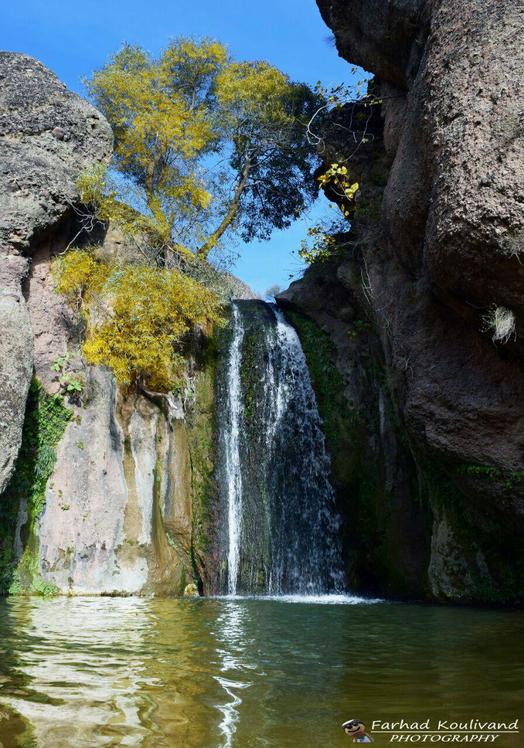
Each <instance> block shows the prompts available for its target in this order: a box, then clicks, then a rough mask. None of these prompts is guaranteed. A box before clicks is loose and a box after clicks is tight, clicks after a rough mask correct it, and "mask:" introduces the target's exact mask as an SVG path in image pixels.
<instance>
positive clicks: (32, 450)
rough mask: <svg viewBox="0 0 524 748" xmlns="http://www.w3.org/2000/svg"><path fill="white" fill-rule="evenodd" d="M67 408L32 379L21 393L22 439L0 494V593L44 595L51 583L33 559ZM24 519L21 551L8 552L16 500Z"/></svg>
mask: <svg viewBox="0 0 524 748" xmlns="http://www.w3.org/2000/svg"><path fill="white" fill-rule="evenodd" d="M70 418H71V411H70V410H69V409H68V408H66V406H65V405H64V401H63V398H62V397H61V396H60V395H48V394H47V393H46V392H45V391H44V389H43V388H42V386H41V385H40V384H39V383H38V382H37V381H36V380H33V382H32V383H31V387H30V390H29V395H28V399H27V406H26V415H25V420H24V428H23V433H22V445H21V448H20V452H19V455H18V459H17V462H16V466H15V471H14V473H13V476H12V478H11V481H10V483H9V485H8V487H7V489H6V491H5V493H4V495H3V496H2V497H1V499H0V593H1V594H36V595H50V594H55V593H56V592H57V588H56V587H55V586H54V585H51V584H49V583H47V582H45V581H44V580H43V579H42V577H41V575H40V572H39V564H38V534H37V530H38V520H39V518H40V515H41V514H42V511H43V509H44V505H45V491H46V485H47V482H48V480H49V478H50V476H51V474H52V472H53V468H54V466H55V462H56V447H57V445H58V443H59V442H60V439H61V438H62V436H63V433H64V431H65V428H66V426H67V423H68V421H69V419H70ZM24 504H25V506H26V512H27V521H26V522H25V524H24V525H23V526H22V528H21V531H20V535H21V537H20V539H21V541H22V546H23V552H22V555H21V557H20V558H15V556H14V541H15V531H16V524H17V517H18V513H19V508H20V506H21V505H22V506H23V505H24Z"/></svg>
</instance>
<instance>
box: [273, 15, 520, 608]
mask: <svg viewBox="0 0 524 748" xmlns="http://www.w3.org/2000/svg"><path fill="white" fill-rule="evenodd" d="M318 5H319V8H320V10H321V13H322V16H323V18H324V20H325V21H326V23H327V24H328V26H330V27H331V29H332V30H333V33H334V35H335V38H336V42H337V47H338V50H339V53H340V54H341V56H343V57H344V58H345V59H347V60H348V61H350V62H351V63H357V64H360V65H362V66H363V67H364V68H366V69H367V70H369V71H371V72H373V73H374V74H375V76H376V77H375V81H374V84H373V85H374V91H375V92H376V93H377V95H378V96H379V97H381V98H382V117H383V123H382V127H381V128H378V131H377V136H376V137H375V140H374V142H373V144H372V145H369V146H365V147H364V148H363V149H362V150H361V152H360V153H359V154H358V155H357V156H356V158H355V159H354V160H353V162H350V163H349V164H348V165H349V167H350V169H351V170H352V174H354V175H355V177H356V178H359V181H360V182H361V185H362V187H361V192H360V194H359V195H358V196H357V202H356V208H355V214H354V217H353V224H352V232H353V235H352V242H353V244H352V248H351V250H348V251H347V253H346V255H347V257H346V260H345V261H344V262H345V263H346V264H344V262H342V264H339V267H336V268H334V269H333V268H330V269H329V270H328V269H326V270H325V272H324V276H325V278H326V279H327V281H329V282H331V283H333V282H334V283H336V285H337V287H338V289H339V292H340V294H339V295H341V300H340V301H339V302H338V303H333V302H332V300H331V299H332V297H333V295H332V294H331V296H330V297H327V298H326V301H325V307H324V308H323V309H319V308H314V307H315V302H314V301H312V299H314V298H315V294H311V285H312V284H313V285H314V286H315V285H316V286H317V295H318V290H319V289H318V272H317V274H316V275H315V277H314V278H313V276H312V274H311V273H309V274H306V277H305V279H304V281H302V282H300V283H299V284H298V286H292V289H291V291H290V292H288V293H287V294H286V295H285V296H286V298H287V300H288V303H290V304H293V305H294V306H295V307H296V308H301V309H303V310H304V311H305V312H306V313H307V314H309V315H310V316H313V317H314V318H315V319H317V321H318V322H319V324H320V325H321V327H323V329H325V330H326V331H328V332H330V333H331V334H333V331H332V330H331V329H330V328H331V327H332V326H333V324H335V323H334V322H333V319H334V320H335V321H336V323H337V324H338V325H340V324H341V323H344V320H343V319H342V320H341V319H340V318H341V317H343V316H344V309H347V308H348V307H349V308H351V307H352V306H356V307H357V309H358V310H359V311H358V312H357V316H360V317H363V318H367V319H370V320H371V322H372V325H373V329H374V335H375V336H376V339H377V341H378V342H379V344H380V350H379V353H378V357H377V355H375V358H374V359H373V360H374V361H375V362H378V363H379V364H380V362H382V364H383V367H384V374H385V378H384V382H385V383H386V385H387V391H388V392H389V393H390V400H391V403H392V404H394V414H395V418H396V419H398V427H397V429H396V432H397V434H398V435H399V436H400V437H402V439H403V441H404V442H405V444H406V445H407V447H406V448H407V453H408V454H409V455H410V459H411V461H412V463H413V467H412V475H414V476H415V479H414V481H412V482H414V484H415V486H417V485H418V488H416V489H415V492H414V493H412V495H411V497H409V492H407V493H406V494H405V496H404V504H405V506H404V507H399V506H395V505H394V504H393V505H391V506H390V508H391V520H390V522H389V525H387V526H386V527H385V528H382V529H383V530H384V531H385V532H386V536H387V534H388V532H392V531H393V535H394V534H395V531H394V525H395V523H399V522H400V524H401V525H402V517H404V518H407V517H408V514H410V515H413V514H417V513H418V514H420V513H421V506H422V507H423V508H424V511H425V512H427V513H428V514H429V517H430V521H429V525H428V530H427V531H426V530H424V528H423V525H424V522H422V524H420V523H419V530H418V537H419V538H420V534H421V533H422V546H423V547H424V554H423V555H422V557H421V558H422V559H423V565H424V569H423V574H420V570H419V571H418V572H417V574H418V577H419V582H418V583H417V584H416V585H415V587H416V589H415V590H412V594H413V593H416V592H418V594H419V595H420V596H425V597H433V598H437V599H441V600H454V601H463V602H468V601H486V602H515V601H517V600H522V598H523V596H524V588H523V586H522V571H523V569H524V558H523V551H522V548H523V543H522V538H523V537H524V410H523V402H524V373H523V352H524V347H523V338H522V330H523V326H524V307H523V305H524V262H523V258H524V244H523V237H524V233H523V228H524V196H523V179H522V175H523V173H524V117H523V113H522V111H521V107H520V106H519V104H518V102H519V101H520V100H521V99H522V94H523V76H522V73H523V68H524V54H523V51H522V45H521V43H520V37H521V31H522V23H523V20H524V8H523V7H522V3H520V2H517V1H516V0H506V1H505V2H502V3H485V2H482V0H467V1H466V2H461V3H456V2H453V1H452V0H427V1H426V2H423V1H422V0H387V1H386V2H382V0H357V1H356V2H352V3H349V4H348V3H346V2H343V1H342V0H318ZM337 116H340V115H337ZM380 130H381V132H380ZM346 151H347V148H346ZM333 152H338V153H342V154H343V153H344V143H343V142H342V141H339V142H337V143H335V144H334V145H333ZM377 166H378V171H379V172H381V177H382V179H381V180H378V182H377V180H376V175H377ZM373 182H374V184H372V183H373ZM377 183H381V184H380V187H377ZM349 266H351V268H352V269H351V272H348V271H347V270H348V267H349ZM319 272H320V276H321V278H322V275H323V273H322V271H321V270H320V271H319ZM366 315H367V316H366ZM345 324H346V323H345ZM504 332H506V335H504ZM341 337H343V336H341V335H340V334H339V335H338V338H341ZM339 351H340V355H339V359H340V358H342V359H344V358H345V356H346V355H347V354H346V353H344V350H343V348H340V343H339ZM339 365H340V360H339ZM349 365H350V364H349V362H348V361H347V360H346V361H345V363H343V364H342V368H343V369H344V367H345V368H346V369H347V367H349ZM353 365H354V366H355V367H359V366H360V367H364V368H366V366H367V364H366V361H364V360H363V359H362V358H360V359H357V361H356V362H355V361H353ZM368 368H369V367H368ZM348 386H349V385H348ZM377 386H378V383H377ZM377 408H378V406H377ZM376 415H377V422H378V421H379V420H380V412H379V410H377V412H376ZM379 451H380V450H379ZM404 451H405V450H404ZM406 496H408V498H406ZM384 509H385V507H384ZM406 542H407V543H411V542H412V537H406V536H405V535H400V534H398V533H397V536H396V547H397V549H398V548H399V547H400V546H402V545H404V544H405V543H406ZM401 552H402V551H400V550H395V547H394V545H393V546H392V547H391V549H390V554H391V557H390V565H392V566H394V567H395V566H397V567H398V554H400V553H401ZM364 566H365V564H364ZM375 571H376V569H375V567H374V568H373V572H375ZM394 586H395V585H394ZM397 587H398V589H399V591H401V585H400V584H398V585H397ZM380 588H381V584H380V582H379V584H378V589H379V591H380ZM375 589H376V588H375ZM382 589H383V587H382ZM389 589H390V590H391V587H390V588H389Z"/></svg>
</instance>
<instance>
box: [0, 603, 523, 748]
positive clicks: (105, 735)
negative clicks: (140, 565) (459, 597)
mask: <svg viewBox="0 0 524 748" xmlns="http://www.w3.org/2000/svg"><path fill="white" fill-rule="evenodd" d="M351 603H357V604H351ZM523 629H524V617H523V615H522V614H521V613H519V612H498V611H487V610H465V609H464V610H462V609H457V608H441V607H436V606H435V607H433V606H426V607H425V606H417V605H401V604H388V603H376V604H361V603H360V604H358V601H355V600H354V599H352V598H341V597H339V598H337V599H336V600H334V601H329V599H327V600H326V599H325V598H321V599H320V600H319V601H317V602H314V603H313V602H309V603H306V602H303V601H301V599H300V598H297V597H290V598H288V599H286V600H282V601H279V600H271V599H239V600H231V599H185V600H178V599H175V600H154V599H151V600H150V599H135V598H126V599H118V598H70V599H68V598H64V599H62V598H58V599H57V598H55V599H48V600H46V599H36V598H29V599H15V598H12V599H7V600H1V601H0V650H1V651H0V657H1V659H0V685H1V704H0V743H1V744H2V745H3V746H4V748H11V746H39V747H40V746H42V748H49V747H50V746H53V748H77V747H78V748H81V747H83V746H90V747H95V746H118V745H122V746H124V745H125V746H147V747H151V748H153V747H154V748H157V747H161V746H176V747H177V748H178V747H182V748H193V746H194V747H197V746H198V748H215V746H216V747H217V748H218V747H224V748H225V747H229V746H231V747H232V748H233V747H234V746H242V747H244V746H257V747H258V746H261V747H262V746H278V747H280V746H281V747H282V748H285V747H287V746H289V748H291V747H293V748H295V747H296V746H305V747H306V748H329V747H331V746H335V747H336V746H349V745H352V743H351V741H350V739H349V738H347V737H346V736H345V735H344V734H343V732H342V730H341V729H340V723H341V722H342V721H343V720H344V719H348V718H350V717H359V718H361V719H364V720H368V721H371V719H379V718H380V719H384V720H386V719H390V720H393V719H399V718H401V717H404V718H407V719H409V720H416V719H418V720H422V719H427V718H428V717H430V718H432V719H434V720H437V719H439V718H440V719H472V718H482V719H485V718H486V717H488V718H489V719H496V720H503V719H507V720H510V719H515V718H516V717H520V716H522V703H523V684H524V663H523V658H522V641H523ZM376 744H378V745H386V744H388V743H387V742H386V739H385V738H381V737H379V736H376ZM520 744H521V743H520V742H519V738H518V736H517V737H516V736H503V737H501V738H500V739H499V740H497V745H500V746H503V747H504V746H508V748H509V747H511V748H513V747H514V746H517V745H520Z"/></svg>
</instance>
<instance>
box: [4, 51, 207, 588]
mask: <svg viewBox="0 0 524 748" xmlns="http://www.w3.org/2000/svg"><path fill="white" fill-rule="evenodd" d="M0 84H1V85H0V112H1V114H0V157H1V162H2V165H1V167H0V201H1V206H2V209H1V215H0V280H1V290H0V369H1V376H0V494H1V495H0V591H1V592H3V593H6V592H11V593H22V594H24V593H44V594H45V593H56V592H60V593H67V594H146V593H157V594H174V593H176V594H180V593H182V592H183V591H184V588H185V586H186V585H187V584H188V583H193V582H194V581H198V579H199V577H202V576H203V574H204V570H203V565H202V554H203V552H204V548H205V543H206V537H207V535H206V532H207V530H206V522H207V508H206V497H207V495H208V493H209V491H210V490H211V488H210V486H211V481H212V477H211V476H212V440H213V433H212V431H213V387H214V376H213V370H214V369H213V366H214V364H213V355H212V354H210V355H207V353H206V351H205V345H204V344H203V343H202V341H198V340H197V341H196V342H195V356H194V357H193V361H192V364H191V367H190V371H189V374H188V387H187V392H186V393H184V395H183V396H182V397H180V398H178V399H175V398H173V397H165V396H160V395H156V394H155V393H149V395H143V394H142V395H135V396H126V397H124V396H123V394H122V393H121V392H119V391H118V389H117V387H116V386H115V383H114V380H113V378H112V376H111V375H110V373H109V372H108V371H106V370H103V369H101V368H95V367H90V366H87V365H86V364H85V363H84V362H83V361H82V357H81V355H80V342H81V341H80V329H79V320H78V318H77V317H76V316H75V314H74V313H73V312H72V311H71V310H70V309H69V308H68V307H67V305H66V304H65V303H64V301H63V299H61V298H60V297H59V296H58V295H57V294H56V293H55V291H54V284H53V279H52V276H51V273H50V261H51V258H52V257H53V256H55V255H57V254H58V253H60V252H63V251H64V250H65V249H66V248H67V247H68V246H70V245H71V244H73V243H78V242H81V241H84V242H85V241H86V240H87V239H89V237H85V236H83V232H82V226H81V224H80V223H79V220H78V214H79V209H80V206H79V198H78V194H77V189H76V182H77V179H78V177H79V175H80V174H81V173H82V172H83V171H84V170H86V169H88V168H92V167H93V165H95V164H97V163H102V164H104V163H107V162H108V160H109V158H110V155H111V149H112V135H111V130H110V128H109V125H108V124H107V122H106V121H105V120H104V118H103V117H102V115H101V114H100V113H99V112H97V111H96V110H95V109H94V108H93V107H92V106H91V105H90V104H88V103H87V102H85V101H84V100H82V99H81V98H80V97H78V96H76V95H74V94H72V93H71V92H69V91H68V90H67V89H66V88H65V86H63V84H62V83H60V82H59V81H58V79H57V78H56V77H55V76H54V75H53V74H52V73H51V72H50V71H49V70H47V69H46V68H45V67H44V66H43V65H41V64H40V63H39V62H37V61H36V60H34V59H32V58H30V57H27V56H25V55H21V54H14V53H1V54H0ZM103 234H104V232H103V231H102V237H101V238H102V239H103ZM99 238H100V237H99ZM104 241H105V246H106V249H107V251H114V250H115V242H121V241H122V238H121V237H118V235H117V234H115V232H109V234H108V235H107V236H106V238H105V240H104ZM57 361H58V362H62V363H61V364H60V366H59V367H58V368H59V369H60V370H59V371H57V370H56V369H57ZM60 367H61V368H60ZM64 373H66V374H67V375H68V376H69V377H72V378H74V380H75V381H77V382H79V383H80V385H81V391H80V392H77V393H74V392H73V393H67V392H66V391H65V389H64V387H63V384H61V381H60V380H61V377H63V375H64ZM32 380H33V382H32V384H31V381H32Z"/></svg>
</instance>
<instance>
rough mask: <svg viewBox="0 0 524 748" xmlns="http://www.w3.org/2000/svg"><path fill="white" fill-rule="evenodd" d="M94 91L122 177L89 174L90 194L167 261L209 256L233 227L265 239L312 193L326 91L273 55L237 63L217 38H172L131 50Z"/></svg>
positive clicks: (100, 75) (106, 70)
mask: <svg viewBox="0 0 524 748" xmlns="http://www.w3.org/2000/svg"><path fill="white" fill-rule="evenodd" d="M88 87H89V91H90V93H91V95H92V97H93V99H94V101H95V103H96V105H97V106H98V107H99V109H100V110H101V111H102V112H103V113H104V115H105V116H106V118H107V119H108V121H109V122H110V124H111V126H112V128H113V132H114V137H115V155H114V164H113V166H114V169H115V170H116V172H117V174H118V178H117V179H116V180H113V183H112V184H110V181H109V180H108V179H107V178H106V177H105V176H104V175H101V174H100V172H98V173H94V174H92V175H90V176H89V177H87V178H86V177H84V179H83V183H82V184H81V185H80V186H81V191H82V196H83V198H84V201H85V202H86V203H87V204H90V205H94V206H96V208H97V209H98V211H99V214H100V216H101V217H102V218H103V219H111V218H112V219H113V220H115V219H116V220H117V222H118V221H120V222H122V223H123V224H124V225H127V226H130V225H131V226H132V227H133V228H134V230H136V231H141V232H144V233H145V234H146V235H147V236H148V237H149V240H150V241H152V242H153V244H155V243H156V245H157V246H161V247H162V257H163V260H164V262H167V264H169V262H168V255H169V252H173V253H174V254H178V255H184V256H186V257H189V256H192V255H194V254H198V255H200V256H201V257H203V258H206V257H207V256H208V254H209V252H210V251H211V250H212V249H213V248H215V247H217V246H219V245H220V242H221V240H223V237H224V236H225V235H226V233H228V232H229V233H235V232H236V233H237V234H238V235H240V236H241V237H242V239H244V240H245V241H249V240H251V239H254V238H268V237H269V235H270V233H271V231H272V229H273V228H275V227H276V228H285V227H287V226H288V225H290V223H291V222H292V221H293V220H294V219H295V218H297V217H298V216H299V215H300V214H301V212H302V211H303V210H304V209H305V208H306V207H307V206H308V205H309V203H310V202H311V201H312V199H314V197H315V196H316V193H317V190H318V185H317V184H316V182H315V180H314V178H313V177H312V174H313V171H314V169H315V167H316V165H317V163H318V162H317V157H316V154H315V150H314V148H313V147H312V146H311V144H310V143H309V142H308V139H307V135H306V126H307V123H308V121H309V119H310V117H311V116H312V113H313V112H314V111H315V109H316V107H318V96H316V95H315V94H313V93H312V91H311V90H310V89H309V88H308V87H307V86H305V85H302V84H297V83H293V82H291V81H290V80H289V79H288V77H287V76H286V75H284V74H283V73H282V72H281V71H279V70H278V69H277V68H275V67H273V66H272V65H269V64H268V63H266V62H234V61H232V60H231V59H230V57H229V55H228V53H227V50H226V48H225V47H224V46H223V45H222V44H220V43H218V42H216V41H211V40H203V41H200V42H196V41H192V40H190V39H179V40H176V41H173V42H171V43H170V44H169V46H168V47H167V49H166V50H165V51H164V52H163V53H162V54H161V55H160V56H159V58H158V59H154V58H153V57H151V55H149V54H148V53H147V52H145V51H144V50H143V49H141V48H139V47H133V46H130V45H126V46H124V47H123V49H121V50H120V51H119V52H118V53H117V54H116V55H115V56H114V57H113V58H112V59H111V60H110V62H109V63H108V64H107V65H105V66H104V67H103V68H102V69H101V70H99V71H97V72H95V73H94V75H93V76H92V78H91V79H90V80H89V81H88ZM122 185H127V186H128V187H129V186H131V187H132V188H133V190H134V197H133V198H132V200H131V201H129V200H128V203H129V202H130V203H131V205H127V206H126V205H125V201H123V200H122V197H121V191H122V189H121V188H122Z"/></svg>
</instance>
